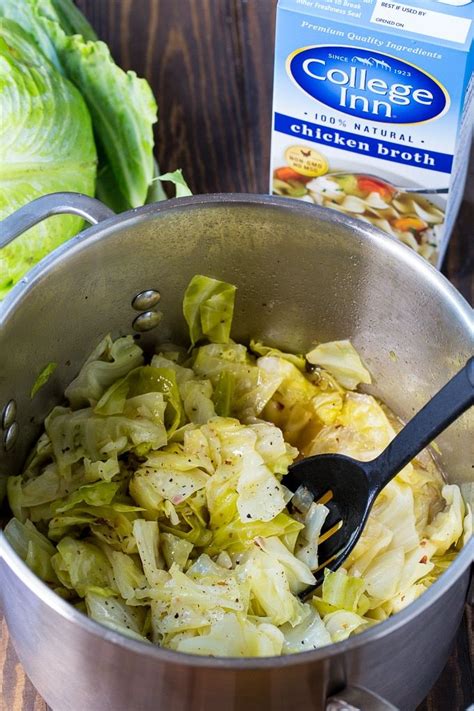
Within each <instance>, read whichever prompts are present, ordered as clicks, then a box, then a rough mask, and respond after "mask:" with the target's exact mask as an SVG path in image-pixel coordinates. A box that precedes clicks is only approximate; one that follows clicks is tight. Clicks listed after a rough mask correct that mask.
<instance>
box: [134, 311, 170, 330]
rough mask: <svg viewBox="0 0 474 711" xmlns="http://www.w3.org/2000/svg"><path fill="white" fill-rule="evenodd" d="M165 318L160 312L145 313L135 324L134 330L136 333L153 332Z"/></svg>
mask: <svg viewBox="0 0 474 711" xmlns="http://www.w3.org/2000/svg"><path fill="white" fill-rule="evenodd" d="M162 318H163V314H162V313H161V312H160V311H145V312H144V313H142V314H139V316H137V317H136V319H135V320H134V322H133V328H134V329H135V331H140V332H141V333H142V332H143V331H151V329H152V328H156V326H158V324H159V323H160V321H161V319H162Z"/></svg>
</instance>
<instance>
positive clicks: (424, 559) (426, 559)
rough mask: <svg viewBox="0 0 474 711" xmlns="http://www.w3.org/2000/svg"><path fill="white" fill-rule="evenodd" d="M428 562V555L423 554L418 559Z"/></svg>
mask: <svg viewBox="0 0 474 711" xmlns="http://www.w3.org/2000/svg"><path fill="white" fill-rule="evenodd" d="M427 562H428V556H427V555H424V556H423V558H421V559H420V563H427Z"/></svg>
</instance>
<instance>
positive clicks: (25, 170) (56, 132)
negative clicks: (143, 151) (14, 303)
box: [0, 4, 96, 299]
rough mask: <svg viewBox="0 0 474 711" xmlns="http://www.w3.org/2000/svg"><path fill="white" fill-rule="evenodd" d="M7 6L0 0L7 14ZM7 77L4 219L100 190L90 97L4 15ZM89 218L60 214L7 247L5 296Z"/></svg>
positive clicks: (0, 59) (0, 51)
mask: <svg viewBox="0 0 474 711" xmlns="http://www.w3.org/2000/svg"><path fill="white" fill-rule="evenodd" d="M9 6H10V5H9ZM4 10H5V8H4V6H3V5H2V4H0V15H1V14H4ZM20 20H21V17H20V16H19V17H18V21H20ZM0 84H1V90H2V119H1V122H2V131H1V134H0V220H1V219H3V218H4V217H6V216H7V215H9V214H11V213H12V212H14V211H15V210H17V209H18V208H20V207H22V206H23V205H25V204H26V203H28V202H30V201H31V200H33V199H35V198H37V197H40V196H41V195H45V194H48V193H54V192H58V191H71V192H80V193H85V194H86V195H93V194H94V187H95V176H96V150H95V145H94V139H93V135H92V126H91V120H90V115H89V112H88V110H87V107H86V105H85V103H84V100H83V98H82V97H81V95H80V93H79V92H78V91H77V89H76V88H75V87H74V86H73V85H72V84H71V83H70V82H69V81H67V79H65V77H64V76H62V75H61V74H60V72H59V71H58V70H57V68H55V67H54V66H53V64H51V63H50V62H49V61H48V59H47V58H46V56H45V55H44V54H43V52H42V51H41V50H40V49H39V48H38V47H37V45H36V44H35V42H34V40H33V39H32V37H31V36H30V35H28V34H27V33H26V32H24V31H23V29H22V28H21V27H20V26H19V25H18V24H16V23H15V22H13V21H11V20H9V19H5V18H2V19H1V22H0ZM82 224H83V221H82V219H80V218H78V217H75V216H71V215H56V216H53V217H50V218H48V219H47V220H44V221H43V222H41V223H40V224H38V225H36V226H35V227H32V228H30V229H29V230H27V231H26V232H24V233H23V234H22V235H21V236H20V237H17V238H16V239H15V240H14V241H13V242H12V243H11V244H9V245H7V246H6V247H3V248H2V249H0V299H1V298H3V297H4V296H5V294H6V293H7V291H8V290H9V289H10V288H11V287H12V286H13V285H14V284H16V283H17V282H18V281H19V280H20V279H21V278H22V277H23V276H24V274H25V273H26V272H27V271H28V269H30V268H31V267H32V266H33V265H34V264H36V262H38V261H39V260H40V259H42V258H43V257H44V256H45V255H46V254H48V253H49V252H51V251H52V250H53V249H55V248H56V247H57V246H58V245H60V244H61V243H62V242H64V241H66V240H67V239H69V238H70V237H72V236H73V235H74V234H76V233H77V232H78V231H79V230H80V229H81V226H82Z"/></svg>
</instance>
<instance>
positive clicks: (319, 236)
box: [0, 195, 474, 483]
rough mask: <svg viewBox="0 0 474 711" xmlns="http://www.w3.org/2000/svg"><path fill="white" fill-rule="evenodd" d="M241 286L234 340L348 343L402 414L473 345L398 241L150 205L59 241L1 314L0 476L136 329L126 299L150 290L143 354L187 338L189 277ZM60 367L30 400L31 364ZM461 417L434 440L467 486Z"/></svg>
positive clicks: (272, 204)
mask: <svg viewBox="0 0 474 711" xmlns="http://www.w3.org/2000/svg"><path fill="white" fill-rule="evenodd" d="M198 273H201V274H205V275H208V276H213V277H215V278H218V279H223V280H225V281H228V282H231V283H233V284H236V285H237V287H238V292H237V298H236V309H235V315H234V328H233V331H232V336H233V338H234V339H235V340H236V341H243V342H248V341H249V340H250V338H252V337H254V338H258V339H260V340H263V341H265V342H267V343H269V344H274V345H278V346H279V347H281V348H283V349H288V350H295V351H303V352H304V351H305V350H308V349H309V348H310V347H311V346H313V345H314V344H315V342H322V341H329V340H336V339H342V338H349V339H351V341H352V342H353V343H354V345H355V347H356V348H357V349H358V351H359V353H360V354H361V356H362V358H363V360H364V361H365V363H366V365H367V367H368V368H369V370H370V372H371V374H372V377H373V385H372V386H371V387H370V389H369V390H370V392H373V393H375V394H376V395H377V396H379V397H380V398H381V399H382V400H383V401H384V402H386V403H387V405H388V406H389V407H390V408H391V409H392V410H393V411H394V412H395V413H396V414H397V415H399V416H400V417H401V418H403V419H409V418H410V416H411V415H412V413H413V412H415V411H416V410H417V409H419V408H420V407H421V406H422V405H423V404H424V402H425V401H426V400H427V399H428V398H429V397H430V395H432V394H433V393H434V392H435V390H436V389H438V388H439V387H441V385H442V384H444V383H445V382H446V381H447V380H448V378H449V377H450V376H451V375H453V374H454V372H455V371H456V370H457V369H458V368H459V367H460V366H461V365H462V364H463V362H464V361H465V359H466V358H467V357H468V355H469V354H470V352H471V350H472V340H471V338H472V337H471V336H470V333H469V328H470V324H469V318H470V313H469V308H468V306H467V304H466V303H465V302H464V301H463V300H462V298H461V297H460V296H459V295H458V294H457V292H456V291H455V289H454V288H453V287H452V286H450V285H449V283H448V282H447V281H446V280H445V279H444V278H443V277H441V276H440V275H439V274H437V273H436V272H435V270H434V269H432V268H431V267H430V266H429V265H428V264H426V263H424V262H423V260H421V258H418V257H417V256H416V255H415V254H414V253H413V252H411V251H410V250H409V249H408V248H407V247H405V246H403V245H401V244H399V243H397V242H396V241H393V240H391V239H389V238H388V237H385V236H383V235H382V233H379V232H378V231H377V230H375V229H373V228H371V227H370V226H368V225H367V226H366V225H364V224H362V223H360V222H355V221H351V220H347V219H346V218H345V217H342V216H339V215H337V213H335V212H334V211H329V210H325V209H323V208H319V209H318V208H315V207H314V206H306V205H302V204H301V203H298V202H296V201H291V200H284V199H275V198H269V197H266V198H265V197H259V196H253V197H252V196H238V195H236V196H229V195H225V196H207V197H199V196H198V197H195V198H185V199H182V200H179V201H170V202H167V203H164V204H161V205H153V206H148V207H146V208H142V209H139V210H137V211H132V212H130V213H127V214H125V215H122V216H117V217H116V218H113V219H112V220H108V221H107V222H106V223H104V224H103V225H98V226H96V227H94V228H91V229H90V230H88V231H87V232H86V233H83V236H80V237H79V238H76V239H74V240H72V241H71V242H69V243H68V244H66V245H64V246H63V247H61V248H59V249H58V250H56V252H54V253H53V254H52V255H50V257H48V258H46V259H45V260H43V262H42V263H41V264H40V265H39V266H38V267H37V268H36V269H35V270H34V271H33V272H32V274H31V277H30V278H29V280H28V282H29V283H27V284H26V285H25V286H19V287H17V288H16V289H15V290H14V291H13V292H12V293H11V295H10V296H9V297H7V299H6V300H5V302H4V303H3V305H2V307H1V308H0V329H1V330H0V409H1V408H2V407H3V406H4V405H5V404H6V403H7V402H8V401H9V400H10V399H14V400H15V401H16V404H17V412H18V414H17V422H18V425H19V437H18V440H17V442H16V444H15V446H14V447H13V448H12V449H11V450H10V451H9V452H8V453H3V456H2V460H1V464H0V473H9V474H10V473H15V472H18V471H19V470H20V468H21V466H22V464H23V462H24V459H25V456H26V454H27V453H28V450H29V448H30V447H31V445H32V443H33V442H34V439H35V438H36V437H37V436H38V434H39V432H40V429H41V423H42V421H43V420H44V418H45V416H46V415H47V413H48V412H49V410H50V409H51V407H53V406H54V405H55V404H58V403H59V402H60V401H61V400H62V396H63V392H64V389H65V387H66V385H67V384H68V383H69V382H70V381H71V380H72V378H73V377H74V376H75V375H76V373H77V371H78V370H79V368H80V366H81V364H82V363H83V362H84V360H85V359H86V357H87V356H88V355H89V354H90V352H91V351H92V349H93V347H94V346H95V345H96V344H97V343H98V341H99V340H100V339H101V338H102V337H103V336H104V335H105V334H106V333H109V332H110V333H111V334H112V336H114V337H116V336H118V335H123V334H126V333H134V330H133V327H132V323H133V320H134V318H135V317H136V316H137V311H135V310H134V309H133V308H132V306H131V302H132V299H133V297H134V296H135V295H136V294H137V293H138V292H140V291H142V290H144V289H156V290H158V291H159V292H160V294H161V299H160V301H159V303H158V305H157V307H155V308H156V309H158V310H159V311H160V312H161V313H162V320H161V322H160V324H159V326H158V327H157V328H155V329H154V330H152V331H150V332H148V333H147V334H136V337H137V338H139V342H140V343H142V344H143V345H144V347H145V348H147V349H151V348H153V347H154V346H155V345H156V344H157V343H159V342H163V341H174V342H178V343H185V342H186V338H187V331H186V325H185V322H184V319H183V316H182V312H181V303H182V296H183V292H184V289H185V287H186V286H187V284H188V282H189V280H190V279H191V277H192V276H193V275H195V274H198ZM51 362H54V363H57V368H56V370H55V371H54V373H53V375H52V376H51V378H50V379H49V381H48V382H47V384H46V385H45V386H44V387H42V388H41V389H40V390H39V392H38V393H37V395H36V396H35V397H34V398H33V399H31V397H30V392H31V388H32V385H33V384H34V382H35V380H36V378H37V376H38V374H39V372H40V371H41V370H42V369H43V368H44V367H45V366H46V365H47V364H48V363H51ZM473 420H474V415H473V413H472V411H471V412H470V413H466V414H465V415H464V416H463V417H462V418H460V420H458V421H457V422H456V423H455V424H453V425H452V426H451V427H450V428H449V429H448V430H447V431H446V432H445V433H444V434H443V435H442V436H440V437H439V440H438V444H439V447H440V450H441V452H442V457H441V459H442V466H443V469H444V471H445V472H446V473H447V478H448V479H449V480H450V481H453V482H457V483H461V482H465V481H469V480H472V478H473V473H472V469H471V465H470V463H469V461H468V459H469V457H468V452H467V448H466V444H465V443H466V441H467V440H466V437H467V435H468V430H472V426H473Z"/></svg>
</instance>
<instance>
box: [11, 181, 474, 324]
mask: <svg viewBox="0 0 474 711" xmlns="http://www.w3.org/2000/svg"><path fill="white" fill-rule="evenodd" d="M61 195H62V196H63V197H65V196H67V195H68V194H67V193H61ZM69 195H75V196H79V194H78V193H69ZM228 203H230V204H232V205H241V206H249V205H252V206H259V205H260V206H267V207H270V208H274V209H277V210H278V209H282V210H285V211H289V212H298V213H301V212H302V213H305V214H306V215H307V216H308V217H312V218H318V219H319V220H321V221H322V222H326V223H328V224H330V225H331V224H337V225H344V226H345V227H348V228H350V230H351V232H352V233H353V235H352V236H353V237H354V238H356V239H359V240H368V241H370V242H376V243H379V246H380V247H383V249H384V250H385V251H387V252H391V253H392V254H393V256H395V257H396V258H397V259H398V260H399V261H400V264H401V265H403V266H404V267H405V266H406V267H408V268H409V269H414V270H415V271H416V272H417V273H418V274H419V275H420V277H421V278H424V279H426V280H427V281H428V282H431V283H433V282H434V284H435V288H436V289H437V290H438V291H440V292H441V293H442V295H443V298H444V299H446V300H447V301H450V302H451V304H452V306H453V307H454V308H455V309H456V311H457V312H458V315H459V317H460V319H461V320H462V321H463V322H464V325H465V326H466V328H467V329H468V330H472V313H471V312H472V309H471V308H470V306H469V304H468V302H467V301H466V299H465V298H464V297H463V296H462V295H461V294H460V293H459V291H458V290H457V289H456V288H455V287H454V286H453V284H451V282H450V281H449V280H448V279H447V278H446V277H445V276H444V274H441V272H440V271H438V270H437V269H436V268H435V267H434V266H433V265H432V264H430V263H429V262H428V261H427V260H426V259H424V257H421V256H420V255H419V254H417V253H416V252H415V251H414V250H413V249H411V248H410V247H408V246H407V245H406V244H403V243H402V242H400V241H399V240H398V239H396V238H395V237H391V236H390V235H388V234H386V233H385V232H383V231H382V230H380V229H378V228H377V227H375V226H374V225H371V224H369V223H366V222H362V221H361V220H358V219H357V218H355V217H350V216H348V215H345V214H343V213H341V212H337V211H336V210H333V209H331V208H329V207H322V206H320V205H310V204H308V203H306V202H301V201H300V200H296V199H295V198H287V197H280V196H277V195H261V194H255V193H209V194H206V195H191V196H188V197H182V198H171V199H170V200H162V201H160V202H156V203H151V204H149V205H143V206H141V207H135V208H133V209H132V210H127V211H126V212H122V213H119V214H117V215H114V216H112V217H109V218H107V219H105V220H101V221H100V222H98V223H97V224H95V225H93V226H91V227H88V228H86V229H85V230H82V231H81V232H79V233H78V234H77V235H75V236H74V237H71V239H69V240H67V241H66V242H64V243H63V244H61V245H59V247H57V248H56V249H55V250H53V251H52V252H50V253H49V254H47V255H46V256H45V257H43V259H42V260H40V261H39V262H38V263H37V264H36V265H35V266H34V267H32V269H30V271H29V272H28V273H27V274H26V275H25V276H24V277H23V278H22V279H21V280H20V281H19V282H18V283H17V284H16V285H15V286H14V287H13V288H12V289H11V290H10V291H9V292H8V294H7V295H6V296H5V298H4V299H3V301H1V302H0V324H2V322H4V321H5V320H6V318H7V317H8V315H9V313H10V311H11V310H13V309H14V308H15V307H16V305H17V302H18V301H20V299H21V297H22V295H23V293H24V292H26V291H28V290H29V289H30V288H33V286H34V285H35V284H36V283H37V282H39V281H40V280H41V279H43V278H45V276H46V275H47V272H48V271H49V270H51V269H53V268H54V266H55V265H56V264H58V263H59V262H61V261H63V259H64V258H65V257H66V255H67V253H68V252H71V253H74V252H76V251H80V250H81V249H84V247H85V246H86V244H85V243H90V244H92V243H93V242H96V241H97V240H98V239H102V238H107V237H108V236H110V234H111V231H112V228H114V227H118V226H120V227H122V226H125V225H127V223H136V222H141V221H145V220H146V219H147V218H148V217H149V216H151V215H159V214H161V213H165V212H172V211H174V210H179V209H181V208H190V209H192V208H196V207H201V206H206V205H208V206H211V207H219V206H225V205H226V204H228ZM104 229H106V231H107V234H105V235H103V234H102V232H103V231H104Z"/></svg>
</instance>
